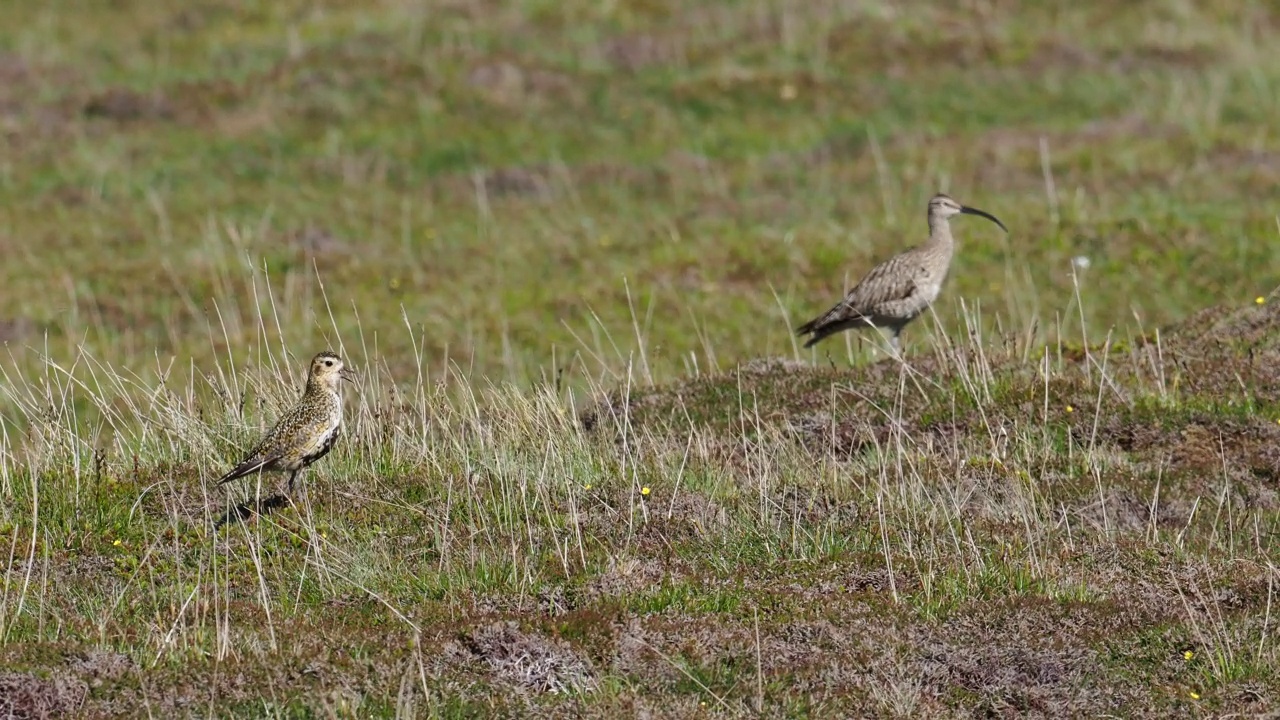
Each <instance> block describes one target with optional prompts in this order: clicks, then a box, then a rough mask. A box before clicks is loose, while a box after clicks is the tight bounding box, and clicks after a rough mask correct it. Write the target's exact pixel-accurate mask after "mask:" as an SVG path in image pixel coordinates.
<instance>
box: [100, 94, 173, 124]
mask: <svg viewBox="0 0 1280 720" xmlns="http://www.w3.org/2000/svg"><path fill="white" fill-rule="evenodd" d="M84 114H85V115H86V116H87V117H91V118H104V119H106V120H114V121H116V122H134V121H139V120H172V119H174V117H175V116H176V112H175V109H174V106H173V104H172V103H171V102H170V101H169V99H168V97H166V96H165V95H163V94H161V93H149V94H144V93H139V92H136V91H134V90H130V89H128V88H108V89H107V90H105V91H103V92H100V93H98V94H96V95H94V96H92V97H90V98H89V99H88V100H87V101H86V102H85V104H84Z"/></svg>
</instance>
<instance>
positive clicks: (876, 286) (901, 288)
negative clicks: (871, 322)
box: [841, 255, 919, 315]
mask: <svg viewBox="0 0 1280 720" xmlns="http://www.w3.org/2000/svg"><path fill="white" fill-rule="evenodd" d="M918 274H919V268H918V267H917V263H916V260H915V258H913V257H911V256H910V255H899V256H897V257H894V258H891V259H889V260H887V261H885V262H883V263H881V264H879V265H877V266H875V267H874V268H872V269H871V272H869V273H867V276H866V277H864V278H862V280H861V281H859V282H858V284H857V285H855V286H854V287H853V289H852V290H850V291H849V294H848V295H845V297H844V302H842V303H841V306H842V307H846V308H848V309H849V310H850V311H853V312H856V313H857V314H859V315H872V314H875V313H876V308H877V307H880V306H881V305H884V304H886V303H892V302H898V301H900V300H906V299H907V298H909V297H911V296H912V295H914V294H915V292H916V277H917V276H918Z"/></svg>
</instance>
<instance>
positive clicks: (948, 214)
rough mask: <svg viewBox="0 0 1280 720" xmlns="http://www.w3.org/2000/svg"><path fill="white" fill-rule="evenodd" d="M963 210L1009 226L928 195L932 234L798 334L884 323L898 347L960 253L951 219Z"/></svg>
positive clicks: (821, 334)
mask: <svg viewBox="0 0 1280 720" xmlns="http://www.w3.org/2000/svg"><path fill="white" fill-rule="evenodd" d="M960 213H967V214H970V215H980V216H982V217H985V218H987V219H988V220H991V221H992V222H994V223H995V224H997V225H999V226H1000V228H1001V229H1003V230H1005V232H1008V229H1007V228H1005V227H1004V223H1002V222H1000V221H999V220H997V219H996V217H995V216H994V215H991V214H989V213H986V212H984V211H982V210H978V209H977V208H971V207H965V206H963V205H961V204H960V203H957V202H956V201H955V200H952V199H951V198H949V197H947V196H946V195H943V194H938V195H935V196H933V199H931V200H930V201H929V239H928V241H926V242H925V243H924V244H922V245H918V246H915V247H910V248H907V249H906V250H904V251H903V252H901V253H899V254H898V255H895V256H894V257H892V258H889V259H888V260H886V261H884V262H882V263H880V264H879V265H877V266H876V267H874V268H872V270H871V272H869V273H867V275H866V277H864V278H862V280H861V281H859V282H858V284H857V285H855V286H854V288H853V289H852V290H850V291H849V293H848V294H847V295H845V296H844V299H843V300H841V301H840V302H839V303H837V304H836V306H835V307H833V308H831V309H830V310H828V311H827V312H825V313H823V314H822V315H819V316H818V317H816V318H814V319H813V320H810V321H809V322H807V323H805V324H803V325H801V326H800V327H798V328H796V334H797V335H811V337H810V338H809V339H808V341H807V342H805V344H804V346H805V347H812V346H813V345H814V344H815V343H817V342H819V341H821V340H822V339H824V338H826V337H829V336H831V335H834V334H835V333H838V332H840V331H842V330H849V329H852V328H863V327H875V328H884V329H886V330H888V331H889V333H890V338H889V339H890V343H891V345H892V346H893V351H894V352H895V353H897V352H898V350H899V347H900V345H899V339H898V336H899V335H900V334H901V333H902V328H903V327H905V326H906V325H907V323H909V322H911V321H912V320H915V319H916V318H917V317H919V316H920V314H921V313H923V312H924V311H925V310H926V309H927V308H928V307H929V305H931V304H932V303H933V301H934V300H937V299H938V293H939V292H940V291H941V290H942V283H943V281H945V280H946V279H947V271H948V270H949V269H950V267H951V257H952V255H954V254H955V240H954V238H953V237H952V235H951V225H950V223H948V220H949V219H950V218H952V217H954V216H955V215H958V214H960Z"/></svg>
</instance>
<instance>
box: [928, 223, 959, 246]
mask: <svg viewBox="0 0 1280 720" xmlns="http://www.w3.org/2000/svg"><path fill="white" fill-rule="evenodd" d="M929 244H930V245H933V246H935V247H938V246H942V247H951V246H953V245H955V238H953V237H952V236H951V223H949V222H947V219H946V218H935V217H930V218H929Z"/></svg>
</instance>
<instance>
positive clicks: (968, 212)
mask: <svg viewBox="0 0 1280 720" xmlns="http://www.w3.org/2000/svg"><path fill="white" fill-rule="evenodd" d="M960 212H962V213H964V214H966V215H977V216H979V217H984V218H986V219H988V220H990V221H991V222H993V223H995V224H997V225H999V226H1000V229H1001V230H1003V231H1005V232H1009V228H1007V227H1005V226H1004V223H1002V222H1000V220H999V219H997V218H996V216H995V215H992V214H991V213H989V212H987V211H986V210H979V209H978V208H972V207H966V206H964V205H961V206H960Z"/></svg>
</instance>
